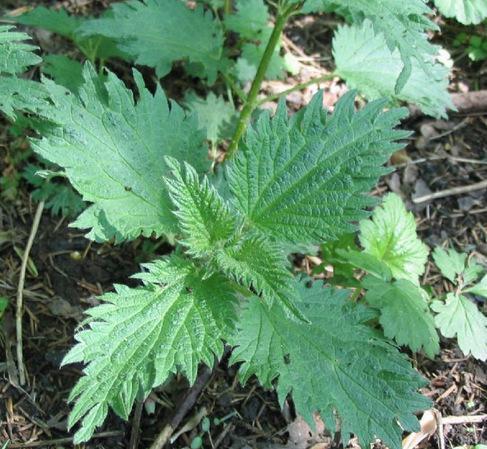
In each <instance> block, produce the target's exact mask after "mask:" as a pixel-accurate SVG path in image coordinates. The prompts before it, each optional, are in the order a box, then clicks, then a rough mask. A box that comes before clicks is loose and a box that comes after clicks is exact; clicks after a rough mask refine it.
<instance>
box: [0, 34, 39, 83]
mask: <svg viewBox="0 0 487 449" xmlns="http://www.w3.org/2000/svg"><path fill="white" fill-rule="evenodd" d="M13 30H15V29H14V27H12V26H9V25H2V26H0V75H2V76H4V75H16V74H18V73H21V72H23V71H24V70H26V69H27V68H28V67H30V66H32V65H36V64H39V63H40V62H41V61H42V59H41V58H40V57H39V56H37V55H36V54H35V53H34V50H37V47H35V46H34V45H31V44H27V43H25V41H26V40H30V36H29V35H28V34H26V33H22V32H19V31H13Z"/></svg>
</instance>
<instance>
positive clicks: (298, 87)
mask: <svg viewBox="0 0 487 449" xmlns="http://www.w3.org/2000/svg"><path fill="white" fill-rule="evenodd" d="M335 77H336V74H335V73H333V72H332V73H327V74H326V75H323V76H319V77H317V78H312V79H310V80H309V81H306V82H305V83H300V84H296V85H295V86H293V87H291V88H290V89H286V90H283V91H282V92H279V93H277V94H273V95H269V96H268V97H265V98H263V99H262V100H259V102H258V103H257V106H261V105H263V104H264V103H267V102H269V101H274V100H278V99H279V98H281V97H285V96H286V95H289V94H290V93H292V92H296V91H297V90H303V89H304V88H305V87H308V86H312V85H313V84H318V83H322V82H324V81H330V80H332V79H333V78H335Z"/></svg>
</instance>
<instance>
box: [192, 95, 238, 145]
mask: <svg viewBox="0 0 487 449" xmlns="http://www.w3.org/2000/svg"><path fill="white" fill-rule="evenodd" d="M184 105H185V106H186V108H187V109H188V110H190V111H191V112H193V113H194V114H196V117H197V118H198V126H199V127H200V129H203V130H205V131H206V138H207V139H208V140H210V141H211V142H212V143H216V142H218V141H219V140H220V139H221V138H222V137H227V136H225V130H226V128H227V127H228V126H229V125H230V124H231V123H232V121H233V120H234V118H235V117H236V116H237V113H236V111H235V107H234V106H233V105H232V104H231V103H229V102H227V101H225V100H224V99H223V97H221V96H216V95H215V94H214V93H213V92H210V93H209V94H208V96H207V97H206V98H201V97H198V96H197V95H196V94H195V93H194V92H193V91H191V92H189V93H187V94H186V95H185V97H184Z"/></svg>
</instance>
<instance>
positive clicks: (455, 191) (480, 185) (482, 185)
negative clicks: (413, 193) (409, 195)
mask: <svg viewBox="0 0 487 449" xmlns="http://www.w3.org/2000/svg"><path fill="white" fill-rule="evenodd" d="M486 188H487V180H484V181H480V182H477V183H475V184H471V185H468V186H460V187H452V188H451V189H446V190H440V191H439V192H434V193H429V194H428V195H423V196H418V197H417V198H413V199H412V201H413V203H415V204H419V203H424V202H426V201H430V200H434V199H437V198H445V197H447V196H452V195H461V194H463V193H470V192H475V191H476V190H482V189H486Z"/></svg>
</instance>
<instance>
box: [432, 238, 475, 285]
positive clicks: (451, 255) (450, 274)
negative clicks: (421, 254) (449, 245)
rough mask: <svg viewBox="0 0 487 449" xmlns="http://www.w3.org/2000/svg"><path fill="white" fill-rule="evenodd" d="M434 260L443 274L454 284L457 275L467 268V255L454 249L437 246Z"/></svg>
mask: <svg viewBox="0 0 487 449" xmlns="http://www.w3.org/2000/svg"><path fill="white" fill-rule="evenodd" d="M433 260H434V261H435V264H436V266H437V267H438V268H439V269H440V271H441V274H442V275H443V276H445V277H446V278H447V279H448V280H449V281H451V282H453V283H454V284H456V283H457V276H458V275H460V274H462V273H463V272H464V270H465V263H466V261H467V255H466V254H464V253H457V252H456V251H455V250H454V249H446V250H445V249H443V248H440V247H437V248H435V250H434V251H433Z"/></svg>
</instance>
